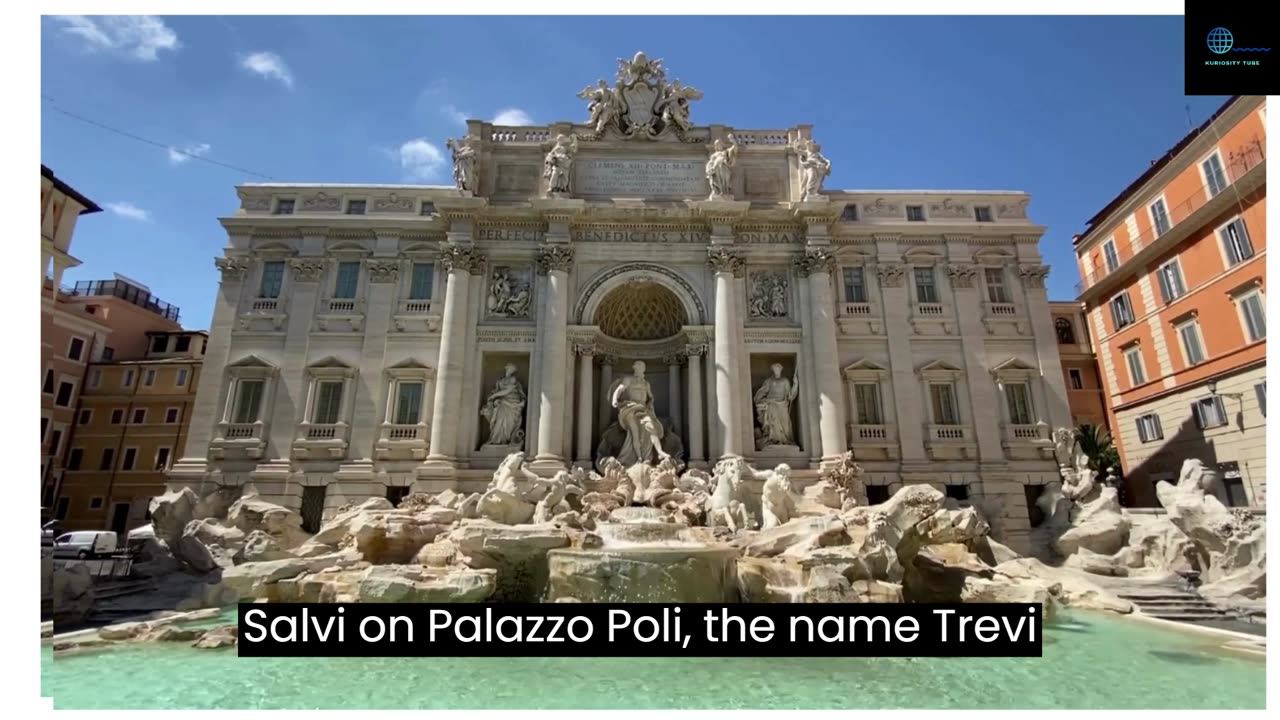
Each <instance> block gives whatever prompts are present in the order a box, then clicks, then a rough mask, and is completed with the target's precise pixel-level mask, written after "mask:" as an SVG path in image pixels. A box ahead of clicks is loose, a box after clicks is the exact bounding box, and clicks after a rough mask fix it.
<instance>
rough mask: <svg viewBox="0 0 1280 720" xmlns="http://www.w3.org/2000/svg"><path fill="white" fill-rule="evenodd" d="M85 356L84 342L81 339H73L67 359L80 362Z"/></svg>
mask: <svg viewBox="0 0 1280 720" xmlns="http://www.w3.org/2000/svg"><path fill="white" fill-rule="evenodd" d="M82 355H84V340H81V339H80V338H78V337H76V338H71V347H69V348H67V358H68V359H70V360H75V361H76V362H80V357H81V356H82Z"/></svg>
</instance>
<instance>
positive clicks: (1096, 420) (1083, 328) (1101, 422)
mask: <svg viewBox="0 0 1280 720" xmlns="http://www.w3.org/2000/svg"><path fill="white" fill-rule="evenodd" d="M1049 312H1050V314H1051V315H1052V316H1053V332H1054V335H1055V336H1056V337H1057V340H1058V355H1059V357H1061V358H1062V379H1063V381H1064V383H1065V387H1066V388H1067V405H1068V406H1069V407H1070V408H1071V424H1072V425H1073V426H1074V427H1080V426H1081V425H1097V426H1099V427H1104V428H1106V427H1109V419H1108V417H1107V401H1106V397H1105V392H1104V391H1103V388H1102V376H1101V374H1100V373H1099V372H1098V358H1097V356H1096V355H1095V354H1094V351H1093V343H1092V342H1091V341H1090V339H1089V323H1088V321H1087V320H1086V319H1085V314H1084V307H1083V306H1082V305H1081V304H1080V303H1078V302H1076V301H1074V300H1065V301H1064V300H1059V301H1054V302H1050V303H1049Z"/></svg>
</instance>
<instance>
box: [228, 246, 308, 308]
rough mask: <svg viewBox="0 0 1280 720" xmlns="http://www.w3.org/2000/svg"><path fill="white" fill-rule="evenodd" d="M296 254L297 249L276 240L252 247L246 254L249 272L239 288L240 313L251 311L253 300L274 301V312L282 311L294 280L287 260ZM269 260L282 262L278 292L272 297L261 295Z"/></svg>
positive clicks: (291, 291) (291, 290)
mask: <svg viewBox="0 0 1280 720" xmlns="http://www.w3.org/2000/svg"><path fill="white" fill-rule="evenodd" d="M297 254H298V253H297V250H295V249H294V248H293V247H291V246H290V245H288V244H286V243H284V242H281V241H277V240H272V241H268V242H264V243H263V244H262V245H260V246H258V247H255V248H253V249H252V251H251V252H250V253H249V256H248V260H249V262H250V267H249V272H248V273H247V274H246V276H245V281H244V283H243V286H242V288H241V294H240V313H241V314H243V313H245V312H249V311H251V310H252V308H253V305H254V303H255V302H258V301H264V300H275V301H276V306H275V310H274V313H276V314H281V313H283V312H284V308H285V307H286V306H287V304H288V300H289V296H290V295H291V294H292V293H293V282H294V281H293V273H291V272H289V260H290V259H291V258H293V257H294V256H296V255H297ZM269 262H279V263H282V265H281V268H282V269H281V273H280V294H279V295H277V296H276V297H274V298H265V297H262V276H263V273H264V272H265V271H266V265H267V263H269Z"/></svg>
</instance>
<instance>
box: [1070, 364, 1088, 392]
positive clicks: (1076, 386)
mask: <svg viewBox="0 0 1280 720" xmlns="http://www.w3.org/2000/svg"><path fill="white" fill-rule="evenodd" d="M1067 377H1069V378H1071V389H1072V390H1083V389H1084V373H1082V372H1080V368H1069V369H1068V370H1067Z"/></svg>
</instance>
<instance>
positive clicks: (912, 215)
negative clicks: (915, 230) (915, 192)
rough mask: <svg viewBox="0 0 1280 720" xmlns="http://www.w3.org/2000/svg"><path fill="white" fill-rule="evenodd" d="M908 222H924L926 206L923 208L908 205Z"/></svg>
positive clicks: (921, 206)
mask: <svg viewBox="0 0 1280 720" xmlns="http://www.w3.org/2000/svg"><path fill="white" fill-rule="evenodd" d="M907 220H909V221H911V222H924V206H923V205H908V206H907Z"/></svg>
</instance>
